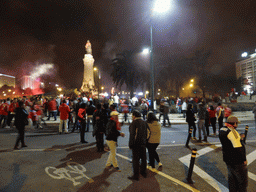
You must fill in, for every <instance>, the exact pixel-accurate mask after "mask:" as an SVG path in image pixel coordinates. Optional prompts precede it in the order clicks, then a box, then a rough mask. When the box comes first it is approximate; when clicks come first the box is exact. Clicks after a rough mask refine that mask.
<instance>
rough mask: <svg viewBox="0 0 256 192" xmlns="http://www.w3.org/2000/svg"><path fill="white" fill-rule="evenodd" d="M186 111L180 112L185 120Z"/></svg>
mask: <svg viewBox="0 0 256 192" xmlns="http://www.w3.org/2000/svg"><path fill="white" fill-rule="evenodd" d="M186 112H187V111H186V110H182V113H183V118H186Z"/></svg>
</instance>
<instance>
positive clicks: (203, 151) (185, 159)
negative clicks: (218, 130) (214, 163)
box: [179, 145, 228, 191]
mask: <svg viewBox="0 0 256 192" xmlns="http://www.w3.org/2000/svg"><path fill="white" fill-rule="evenodd" d="M220 146H221V145H220ZM216 147H217V146H216ZM213 150H214V148H211V147H206V148H203V149H201V150H199V151H197V153H198V155H197V157H200V156H202V155H205V154H206V153H209V152H211V151H213ZM190 159H191V154H189V155H186V156H184V157H181V158H179V160H180V161H181V162H182V163H183V164H184V165H186V166H187V167H189V164H190ZM193 172H194V173H196V174H197V175H198V176H200V177H201V178H202V179H204V180H205V181H206V182H207V183H208V184H209V185H211V186H212V187H213V188H214V189H216V190H217V191H228V188H226V187H225V186H224V185H222V184H221V183H220V182H218V181H217V180H216V179H214V178H213V177H212V176H210V175H209V174H207V173H206V172H205V171H203V170H202V169H200V168H199V167H198V166H196V165H194V169H193Z"/></svg>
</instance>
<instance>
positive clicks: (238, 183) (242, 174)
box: [227, 164, 248, 192]
mask: <svg viewBox="0 0 256 192" xmlns="http://www.w3.org/2000/svg"><path fill="white" fill-rule="evenodd" d="M227 168H228V188H229V191H230V192H246V191H247V186H248V168H247V165H245V164H241V165H227Z"/></svg>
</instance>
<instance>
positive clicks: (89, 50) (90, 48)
mask: <svg viewBox="0 0 256 192" xmlns="http://www.w3.org/2000/svg"><path fill="white" fill-rule="evenodd" d="M85 49H86V53H87V54H92V45H91V43H90V41H89V40H87V43H86V45H85Z"/></svg>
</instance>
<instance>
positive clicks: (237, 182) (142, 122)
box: [0, 96, 256, 189]
mask: <svg viewBox="0 0 256 192" xmlns="http://www.w3.org/2000/svg"><path fill="white" fill-rule="evenodd" d="M134 100H135V99H131V100H129V99H121V100H117V99H115V100H114V99H113V101H114V102H112V99H110V100H109V102H103V103H101V102H95V101H93V100H91V99H88V98H87V97H85V96H83V97H82V96H81V97H79V98H76V99H73V100H71V99H70V98H59V97H57V98H53V97H52V98H42V97H31V98H29V99H28V98H26V97H23V98H15V99H13V100H10V99H7V100H2V101H1V105H0V125H1V128H4V127H5V128H9V127H12V126H13V125H14V126H15V127H16V129H17V130H18V133H19V134H18V137H17V140H16V143H15V146H14V150H18V149H19V143H21V147H27V145H26V144H25V141H24V131H25V126H31V127H36V128H39V129H40V128H42V122H44V121H45V120H46V119H44V117H47V120H50V118H51V117H53V118H54V121H56V120H57V116H58V115H59V116H60V123H59V134H62V132H63V130H64V133H69V131H70V132H74V131H75V130H76V129H79V131H80V142H81V143H87V142H88V141H86V140H85V132H88V131H89V130H90V125H91V126H92V135H93V137H95V139H96V147H97V151H98V152H102V151H109V152H110V153H109V157H108V159H107V162H106V168H107V169H108V168H111V167H113V168H114V169H116V170H117V171H120V168H119V166H118V162H117V159H116V147H117V141H118V137H119V136H121V137H124V136H125V134H124V133H123V132H121V127H122V124H123V123H124V122H125V121H127V120H128V118H127V114H128V113H131V114H132V121H131V122H129V120H128V123H129V148H130V149H131V150H132V163H133V175H132V176H130V177H128V179H130V180H139V174H141V175H142V176H143V177H147V171H146V166H147V161H146V159H147V158H146V149H147V150H148V154H149V166H150V167H151V169H155V162H157V163H158V166H159V167H162V163H161V162H160V158H159V156H158V154H157V152H156V148H157V147H158V145H159V144H160V140H161V128H162V127H163V126H165V125H166V121H167V124H168V126H169V127H170V126H171V122H170V120H169V114H170V102H169V101H168V100H167V99H162V100H161V101H160V105H159V109H157V110H159V118H157V117H156V115H155V114H156V112H155V111H149V106H150V104H149V101H148V100H147V99H140V100H137V101H134ZM94 103H95V104H94ZM176 108H177V112H178V113H183V117H184V118H186V122H187V123H188V128H189V131H190V129H192V130H193V137H192V139H193V140H197V138H196V131H197V128H198V140H197V141H198V142H202V141H205V142H207V137H208V136H209V135H210V130H209V126H210V125H211V126H212V131H213V133H212V136H216V135H217V134H219V138H220V141H221V143H222V146H223V159H224V161H225V162H226V164H227V168H228V172H229V188H230V189H236V188H241V189H246V187H247V182H248V181H247V180H248V179H247V161H246V155H245V147H244V145H243V143H242V142H241V140H242V139H243V137H244V136H243V135H241V136H240V135H239V134H238V133H237V131H236V127H237V124H238V123H239V121H238V119H237V118H236V117H233V116H231V113H232V111H231V109H230V108H229V107H228V106H227V105H222V104H221V103H218V104H217V106H215V105H214V103H211V102H209V103H206V102H205V101H204V100H198V101H195V100H194V99H193V98H190V99H188V100H187V99H181V98H177V101H176ZM255 111H256V108H255V110H254V112H255ZM120 113H123V114H124V122H119V118H118V117H119V115H120ZM162 116H163V122H162V125H161V121H160V120H161V117H162ZM13 119H14V122H13ZM69 122H73V123H72V127H70V124H69ZM196 122H197V126H196ZM217 122H218V131H217V130H216V124H217ZM224 122H225V124H224ZM44 123H45V122H44ZM104 136H105V137H104ZM202 136H203V137H202ZM104 138H105V139H104ZM105 140H106V141H105ZM104 142H106V145H107V147H105V144H104ZM186 147H189V146H188V145H186ZM238 165H239V166H238ZM241 176H242V177H241Z"/></svg>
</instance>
